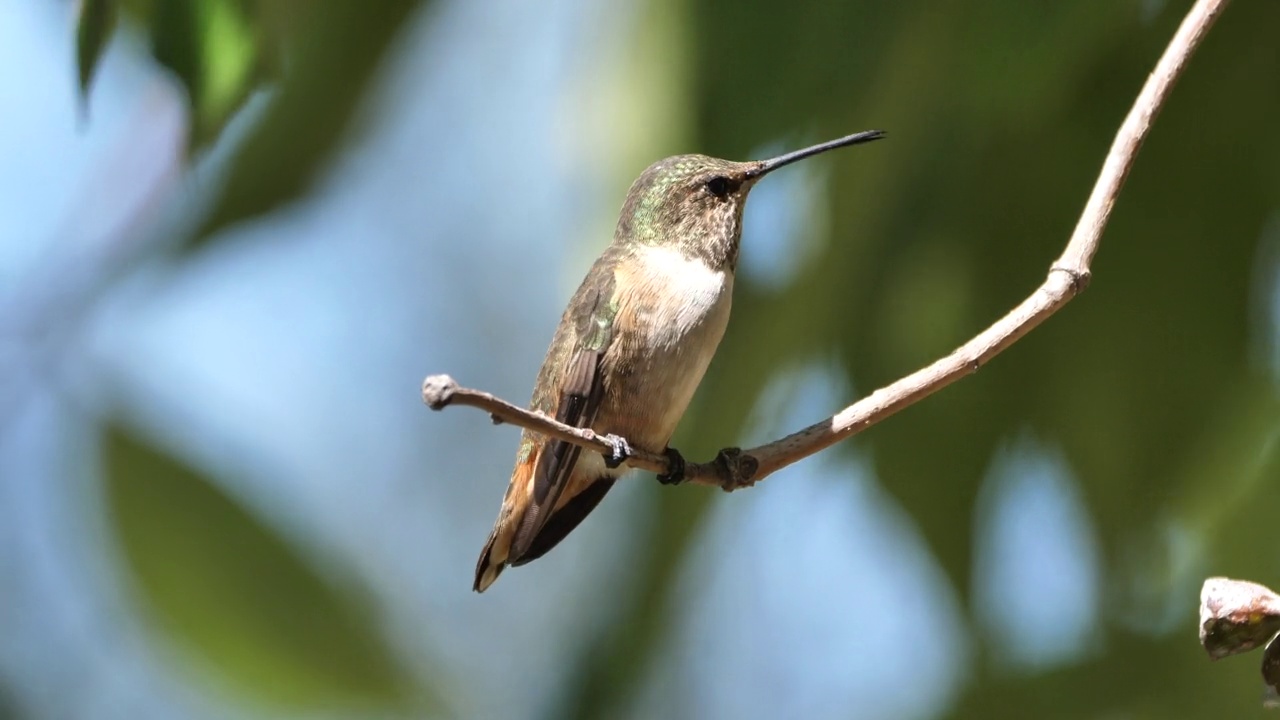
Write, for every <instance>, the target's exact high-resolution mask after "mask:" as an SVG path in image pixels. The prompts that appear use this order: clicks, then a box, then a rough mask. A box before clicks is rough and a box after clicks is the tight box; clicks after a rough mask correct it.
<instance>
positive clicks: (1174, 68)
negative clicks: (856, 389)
mask: <svg viewBox="0 0 1280 720" xmlns="http://www.w3.org/2000/svg"><path fill="white" fill-rule="evenodd" d="M1227 2H1228V0H1198V2H1196V4H1195V5H1194V6H1193V7H1192V8H1191V11H1190V12H1189V13H1187V16H1186V17H1185V18H1184V19H1183V21H1182V25H1181V26H1180V27H1179V28H1178V32H1177V33H1176V34H1175V35H1174V36H1173V40H1171V41H1170V43H1169V46H1168V47H1167V48H1166V49H1165V52H1164V55H1163V56H1161V58H1160V61H1159V62H1158V63H1157V64H1156V68H1155V70H1154V71H1153V72H1152V73H1151V75H1150V76H1149V77H1148V78H1147V82H1146V85H1144V86H1143V88H1142V92H1141V93H1139V94H1138V98H1137V100H1135V101H1134V104H1133V107H1132V108H1131V109H1130V110H1129V114H1128V116H1127V117H1125V119H1124V123H1123V124H1122V125H1121V126H1120V130H1119V131H1118V132H1117V133H1116V138H1115V140H1114V141H1113V142H1112V144H1111V150H1110V151H1109V152H1108V153H1107V158H1106V161H1105V162H1104V163H1103V165H1102V172H1101V174H1100V175H1099V176H1098V180H1097V182H1096V183H1095V184H1094V187H1093V192H1092V193H1091V194H1090V195H1089V200H1088V202H1087V203H1085V207H1084V211H1083V213H1082V214H1081V215H1080V220H1079V222H1078V223H1077V224H1076V228H1075V231H1074V232H1073V233H1072V234H1071V239H1070V240H1069V241H1068V243H1067V247H1066V249H1065V250H1064V251H1063V253H1062V255H1061V257H1059V258H1058V259H1057V261H1055V262H1054V263H1053V265H1052V266H1050V268H1049V275H1048V277H1047V278H1046V279H1045V281H1044V283H1043V284H1041V285H1040V287H1038V288H1036V290H1035V291H1034V292H1033V293H1031V296H1030V297H1028V298H1027V299H1026V300H1023V301H1022V303H1021V304H1019V305H1018V306H1017V307H1015V308H1014V309H1013V310H1011V311H1010V312H1009V313H1008V314H1007V315H1005V316H1004V317H1002V318H1000V320H998V321H997V322H996V323H995V324H993V325H991V326H990V327H988V328H987V329H986V330H983V331H982V332H981V333H979V334H978V335H977V336H976V337H974V338H973V339H971V340H969V341H968V342H966V343H965V344H963V345H961V346H960V347H959V348H957V349H956V350H955V351H953V352H952V353H951V354H950V355H947V356H946V357H944V358H942V359H940V360H937V361H935V362H934V363H933V364H931V365H929V366H927V367H924V368H922V369H920V370H917V371H916V372H914V373H912V374H910V375H908V376H906V377H904V378H902V379H901V380H898V381H897V382H895V383H893V384H891V385H888V386H886V387H883V388H880V389H879V390H876V391H875V392H873V393H872V394H871V395H869V396H867V397H865V398H863V399H861V400H859V401H858V402H855V403H854V404H852V405H850V406H849V407H847V408H845V409H844V410H841V411H840V412H838V413H836V414H835V415H833V416H832V417H830V418H827V419H826V420H823V421H822V422H818V423H815V424H813V425H810V426H809V427H806V428H804V429H802V430H799V431H797V432H795V433H792V434H791V435H788V436H786V437H784V438H781V439H779V440H775V441H773V442H771V443H768V444H765V445H761V446H759V447H755V448H751V449H748V450H739V449H737V448H727V449H725V450H721V451H720V454H719V456H717V458H716V460H715V461H713V462H710V463H689V464H687V466H686V467H685V478H686V479H687V480H690V481H692V482H696V483H698V484H703V485H714V486H716V487H720V488H722V489H724V490H726V491H732V490H736V489H738V488H741V487H748V486H750V485H753V484H755V483H756V482H758V481H760V480H763V479H764V478H765V477H767V476H769V475H770V474H772V473H774V472H776V471H778V470H780V469H782V468H784V467H786V466H787V465H790V464H792V463H794V462H797V461H799V460H801V459H803V458H806V457H808V456H810V455H813V454H814V453H817V452H819V451H821V450H824V449H826V448H828V447H830V446H831V445H834V444H835V443H837V442H839V441H841V440H844V439H845V438H848V437H851V436H853V435H856V434H858V433H860V432H862V431H863V430H866V429H867V428H869V427H871V426H872V425H875V424H876V423H878V422H880V421H881V420H884V419H885V418H887V417H889V416H890V415H893V414H894V413H896V412H898V411H899V410H902V409H903V408H906V407H908V406H910V405H913V404H915V403H917V402H919V401H921V400H923V399H924V398H926V397H928V396H930V395H932V394H934V393H936V392H937V391H939V390H941V389H942V388H944V387H946V386H948V385H950V384H951V383H953V382H955V381H956V380H959V379H960V378H962V377H964V376H966V375H970V374H973V373H975V372H977V371H978V368H980V367H982V366H983V365H985V364H986V363H987V362H988V361H990V360H991V358H993V357H995V356H996V355H998V354H1000V353H1001V352H1003V351H1004V350H1005V349H1006V348H1008V347H1009V346H1010V345H1012V344H1013V343H1015V342H1017V341H1018V340H1019V339H1021V338H1022V336H1024V335H1026V334H1027V333H1028V332H1030V331H1031V330H1032V329H1033V328H1035V327H1036V326H1038V325H1040V323H1042V322H1044V321H1045V320H1046V319H1048V318H1049V316H1050V315H1053V314H1054V313H1056V312H1057V311H1058V310H1060V309H1061V308H1062V307H1063V306H1064V305H1066V304H1067V303H1068V302H1070V301H1071V299H1072V298H1074V297H1075V296H1076V295H1077V294H1079V293H1080V292H1081V291H1082V290H1084V289H1085V287H1087V286H1088V284H1089V280H1090V276H1091V272H1090V269H1089V266H1090V263H1091V262H1092V261H1093V256H1094V254H1095V253H1096V252H1097V251H1098V244H1099V241H1100V239H1101V237H1102V231H1103V229H1104V228H1105V227H1106V225H1107V220H1108V219H1109V218H1110V217H1111V209H1112V207H1113V206H1114V205H1115V201H1116V196H1117V195H1119V193H1120V188H1121V186H1123V185H1124V181H1125V178H1126V177H1128V175H1129V169H1130V168H1132V167H1133V162H1134V159H1135V158H1136V156H1137V154H1138V148H1140V147H1141V146H1142V142H1143V140H1145V139H1146V136H1147V133H1148V132H1149V131H1150V129H1151V122H1152V120H1154V119H1155V116H1156V114H1157V113H1159V111H1160V108H1161V107H1163V105H1164V102H1165V100H1166V98H1168V96H1169V91H1170V90H1172V89H1173V85H1174V83H1175V82H1176V81H1177V79H1178V77H1179V76H1180V75H1181V74H1182V71H1183V70H1184V69H1185V68H1186V65H1187V62H1188V60H1189V59H1190V57H1191V54H1192V53H1193V52H1194V51H1195V49H1196V47H1197V46H1199V44H1200V41H1201V40H1202V39H1203V38H1204V36H1205V33H1207V32H1208V31H1209V28H1210V27H1211V26H1212V25H1213V22H1214V21H1215V20H1216V19H1217V18H1218V15H1219V14H1221V12H1222V10H1223V8H1225V7H1226V4H1227ZM422 396H423V401H424V402H426V403H427V404H428V405H429V406H431V408H432V409H434V410H439V409H442V408H443V407H445V406H446V405H449V404H450V403H456V404H459V405H470V406H473V407H478V408H481V409H483V410H486V411H488V412H489V413H490V414H491V415H492V416H493V418H494V420H495V421H496V422H509V423H512V424H514V425H519V426H521V427H525V428H528V429H531V430H534V431H537V432H541V433H545V434H547V435H551V436H553V437H556V438H558V439H561V440H566V441H568V442H572V443H575V444H577V445H581V446H582V447H584V448H588V449H590V450H594V451H596V452H600V453H602V454H608V453H610V452H611V451H612V446H611V445H610V444H609V443H607V442H605V441H604V440H603V439H601V438H600V437H599V436H597V435H596V433H594V432H592V431H591V430H584V429H579V428H574V427H570V426H568V425H564V424H562V423H558V422H556V421H555V420H553V419H551V418H549V417H546V416H545V415H541V414H538V413H533V412H530V411H528V410H524V409H522V408H519V407H517V406H515V405H512V404H511V403H508V402H506V401H503V400H501V399H499V398H497V397H494V396H493V395H490V394H489V393H485V392H481V391H479V390H471V389H468V388H463V387H459V386H458V385H457V383H455V382H454V381H453V379H452V378H450V377H448V376H447V375H433V376H431V377H428V378H427V379H426V380H425V381H424V382H423V388H422ZM627 463H628V464H629V465H631V466H633V467H638V468H642V469H645V470H652V471H654V472H659V473H663V472H667V471H668V464H667V463H668V461H667V458H666V456H664V455H657V454H654V453H651V452H643V451H641V450H639V449H638V448H636V449H635V453H634V454H633V455H632V456H631V458H630V459H629V460H628V461H627Z"/></svg>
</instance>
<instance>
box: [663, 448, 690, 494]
mask: <svg viewBox="0 0 1280 720" xmlns="http://www.w3.org/2000/svg"><path fill="white" fill-rule="evenodd" d="M666 456H667V471H666V472H665V473H663V474H662V475H659V476H658V482H660V483H662V484H663V485H679V484H680V483H682V482H684V456H683V455H681V454H680V451H679V450H676V449H675V448H673V447H669V448H667V449H666Z"/></svg>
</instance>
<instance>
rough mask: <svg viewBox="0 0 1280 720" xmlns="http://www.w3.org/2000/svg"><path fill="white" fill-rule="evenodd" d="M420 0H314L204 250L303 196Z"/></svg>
mask: <svg viewBox="0 0 1280 720" xmlns="http://www.w3.org/2000/svg"><path fill="white" fill-rule="evenodd" d="M423 4H424V3H423V2H421V1H420V0H383V1H381V2H376V3H364V2H356V0H316V2H313V3H311V5H310V17H309V18H308V19H309V20H310V21H311V22H310V23H308V25H307V31H306V32H305V33H304V34H303V35H302V36H301V37H300V38H299V42H298V52H297V55H296V57H294V58H292V60H293V62H292V63H291V64H290V68H291V70H293V73H292V74H291V75H289V76H287V77H286V78H285V79H284V82H283V83H282V84H281V86H280V88H279V93H278V95H277V96H276V97H275V98H274V99H273V101H272V104H271V107H270V109H269V110H268V111H267V114H266V116H265V117H264V118H262V121H261V122H260V123H258V125H257V126H256V127H255V128H254V130H253V131H252V132H251V133H250V134H249V136H248V137H247V138H246V139H245V141H244V143H243V144H242V145H241V146H240V149H239V150H238V152H237V154H236V157H235V160H234V161H233V162H232V164H231V169H230V172H229V176H228V178H227V181H226V185H225V186H224V188H223V190H222V194H221V196H220V197H219V198H218V200H217V202H216V203H215V206H214V209H213V211H212V213H211V215H210V216H209V219H208V221H207V222H206V224H205V226H204V228H203V229H202V230H201V231H200V232H199V233H198V234H197V235H196V236H195V237H194V238H193V240H192V245H191V246H192V247H194V246H196V245H199V244H201V243H202V242H204V241H205V240H207V239H208V238H209V236H210V235H211V234H213V233H214V232H216V231H217V230H218V229H220V228H223V227H226V226H227V225H230V224H232V223H235V222H238V221H241V220H244V219H247V218H250V217H254V216H256V215H259V214H261V213H264V212H267V211H269V210H271V209H274V208H276V207H278V206H280V205H282V204H283V203H285V202H288V201H290V200H293V199H295V198H297V197H298V196H299V195H301V194H302V193H303V192H304V191H305V190H306V188H307V187H308V186H309V184H310V183H311V181H312V179H313V178H314V176H315V174H316V172H317V171H318V170H319V169H320V168H321V167H322V166H323V164H324V163H325V162H326V161H327V160H328V158H329V157H330V155H331V154H332V153H333V151H334V149H335V147H336V146H337V145H338V143H339V141H340V140H341V139H342V138H343V137H344V136H345V135H346V133H347V132H348V130H349V128H350V124H351V121H352V118H353V117H354V116H355V114H356V109H357V107H358V106H359V103H360V101H361V100H362V99H363V98H364V96H365V92H366V90H367V87H368V85H369V82H370V80H371V78H372V77H373V76H374V73H375V71H376V70H377V69H378V68H379V67H380V65H381V63H382V60H383V57H384V56H385V54H386V51H387V49H388V48H389V47H390V45H391V43H392V41H393V40H394V39H395V38H396V36H397V35H398V33H399V32H400V30H401V28H402V27H403V26H404V25H405V23H406V21H407V20H408V19H409V18H410V17H411V16H412V14H413V13H414V11H416V10H418V9H419V7H421V6H422V5H423Z"/></svg>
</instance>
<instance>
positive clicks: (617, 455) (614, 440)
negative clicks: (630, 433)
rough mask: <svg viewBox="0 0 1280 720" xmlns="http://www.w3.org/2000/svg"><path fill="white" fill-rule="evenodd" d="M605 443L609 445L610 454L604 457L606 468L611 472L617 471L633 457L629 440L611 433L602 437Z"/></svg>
mask: <svg viewBox="0 0 1280 720" xmlns="http://www.w3.org/2000/svg"><path fill="white" fill-rule="evenodd" d="M602 438H603V439H604V441H605V442H607V443H609V448H610V450H609V454H608V455H605V456H604V466H605V467H607V468H609V469H610V470H614V469H616V468H617V467H618V466H620V465H622V463H624V462H626V461H627V458H629V457H631V445H630V444H628V443H627V439H626V438H624V437H622V436H621V435H614V434H613V433H609V434H608V435H604V436H602Z"/></svg>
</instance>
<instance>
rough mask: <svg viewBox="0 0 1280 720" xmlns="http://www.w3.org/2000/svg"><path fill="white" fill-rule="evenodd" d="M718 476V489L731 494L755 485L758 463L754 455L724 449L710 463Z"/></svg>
mask: <svg viewBox="0 0 1280 720" xmlns="http://www.w3.org/2000/svg"><path fill="white" fill-rule="evenodd" d="M712 465H714V466H715V468H716V473H717V474H718V475H719V476H720V489H721V490H724V491H725V492H733V491H734V490H738V489H740V488H746V487H751V486H752V485H755V484H756V472H757V471H758V470H759V469H760V461H759V460H757V459H756V457H755V456H754V455H748V454H747V453H744V452H742V448H736V447H731V448H724V449H723V450H721V451H720V452H718V453H716V459H715V460H713V461H712Z"/></svg>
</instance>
